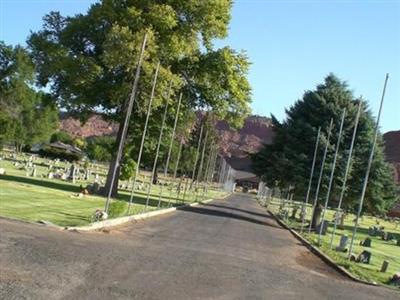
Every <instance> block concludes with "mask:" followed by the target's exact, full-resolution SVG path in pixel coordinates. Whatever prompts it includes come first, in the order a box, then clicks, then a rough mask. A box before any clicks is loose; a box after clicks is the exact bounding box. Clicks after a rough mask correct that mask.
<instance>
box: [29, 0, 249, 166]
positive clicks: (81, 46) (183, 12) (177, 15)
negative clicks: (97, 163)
mask: <svg viewBox="0 0 400 300" xmlns="http://www.w3.org/2000/svg"><path fill="white" fill-rule="evenodd" d="M231 6H232V1H230V0H221V1H197V0H187V1H181V0H172V1H170V0H169V1H166V0H163V1H157V2H156V3H155V2H154V1H148V0H137V1H111V0H103V1H100V2H99V3H96V4H94V5H92V6H91V8H90V9H89V11H88V13H87V14H85V15H77V16H75V17H70V18H64V17H62V16H61V15H60V14H59V13H57V12H52V13H50V14H49V15H46V16H45V17H44V24H43V28H42V30H40V31H38V32H35V33H33V34H32V35H31V36H30V38H29V41H28V44H29V46H30V49H31V50H32V55H33V57H34V60H35V62H36V64H37V69H38V72H39V76H38V83H39V84H40V85H41V86H46V85H48V84H49V85H50V88H51V92H52V95H53V98H54V99H55V100H56V101H57V103H58V104H60V105H61V106H62V107H64V108H66V109H68V110H69V111H72V112H78V113H79V115H80V116H81V117H82V118H85V117H87V116H88V115H90V113H92V112H93V111H95V110H98V109H99V108H100V109H102V110H103V111H104V112H106V113H108V117H109V118H111V119H113V120H115V121H117V122H119V123H121V122H122V120H123V116H124V111H125V109H126V105H125V104H126V100H127V99H128V96H129V93H130V91H131V86H132V81H133V78H134V73H135V68H136V63H137V61H138V55H139V51H140V46H141V42H142V39H143V36H144V33H145V32H147V33H148V41H147V46H146V54H145V58H144V62H143V66H142V73H141V78H140V84H139V90H138V94H137V102H136V105H135V106H134V111H133V115H132V118H131V120H132V121H131V124H130V128H129V131H128V134H129V136H128V140H129V139H137V138H140V136H141V133H139V134H138V132H141V130H142V127H141V126H140V125H141V124H143V122H142V121H143V119H144V115H145V110H146V108H147V101H148V99H149V94H150V90H151V82H152V76H153V72H154V69H155V65H156V64H157V63H158V62H159V61H161V62H162V66H161V69H160V75H159V78H158V81H157V86H156V91H155V99H154V102H153V112H152V117H151V118H150V124H149V135H148V136H150V137H152V138H151V139H149V140H147V139H146V143H147V144H146V145H145V151H144V160H143V161H144V162H146V164H148V162H150V161H151V160H152V159H148V157H149V156H152V157H154V150H153V149H154V148H155V147H154V145H155V144H156V143H155V142H154V141H155V138H154V137H156V136H158V134H156V135H154V132H156V133H158V132H159V129H160V123H161V122H160V120H161V114H162V111H163V110H162V107H163V105H164V104H165V101H166V100H165V98H166V97H165V93H166V90H167V87H168V86H169V83H170V82H171V83H172V92H171V98H170V100H169V101H170V103H169V104H170V110H169V117H168V120H167V126H166V130H171V127H172V124H173V120H174V117H173V116H174V111H175V109H176V104H177V99H178V94H179V93H180V92H182V93H183V103H182V107H181V114H180V115H181V116H185V115H186V114H188V113H190V112H193V111H194V110H197V109H199V108H206V109H212V110H213V111H214V113H215V114H216V115H217V116H218V117H219V118H223V119H226V120H228V121H230V122H231V125H236V126H239V125H240V124H241V122H242V121H243V119H244V118H245V117H246V115H247V114H248V112H249V102H250V86H249V83H248V81H247V78H246V75H247V72H248V69H249V62H248V58H247V56H246V55H245V54H244V53H239V52H236V51H234V50H232V49H230V48H229V47H224V48H221V49H216V50H215V49H213V45H212V40H214V39H216V38H224V37H226V35H227V32H228V23H229V20H230V11H231ZM160 108H161V109H160ZM165 136H166V137H167V135H165ZM119 140H120V135H119V136H118V138H117V142H119ZM127 144H132V145H134V146H133V147H131V148H130V149H127V150H126V152H127V153H131V154H130V155H131V158H132V159H134V160H136V159H137V154H138V144H137V143H127ZM139 145H140V143H139ZM167 145H168V143H167V144H165V143H164V141H163V151H165V149H166V148H167V147H168V146H167Z"/></svg>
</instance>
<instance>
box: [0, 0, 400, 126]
mask: <svg viewBox="0 0 400 300" xmlns="http://www.w3.org/2000/svg"><path fill="white" fill-rule="evenodd" d="M94 2H95V1H90V0H87V1H86V0H62V1H61V0H0V9H1V12H0V13H1V14H0V39H1V40H4V41H5V42H6V43H7V44H17V43H22V44H23V43H24V42H25V39H26V37H27V36H28V34H29V32H30V30H33V31H36V30H38V29H40V27H41V24H42V21H41V18H42V16H43V15H44V14H46V13H48V12H49V11H51V10H59V11H60V12H61V13H62V14H63V15H73V14H76V13H84V12H86V10H87V9H88V7H89V6H90V4H91V3H94ZM215 44H216V46H218V47H220V46H223V45H230V46H231V47H233V48H235V49H238V50H241V49H243V50H245V51H246V52H247V55H248V56H249V58H250V60H251V62H252V66H251V70H250V74H249V80H250V83H251V85H252V88H253V103H252V108H253V112H254V113H256V114H260V115H266V116H269V115H270V113H273V114H274V115H275V116H277V117H278V119H282V118H284V116H285V108H287V107H289V106H290V105H291V104H293V103H294V102H295V101H296V100H297V99H299V98H301V96H302V95H303V93H304V91H305V90H309V89H313V88H314V87H315V86H316V85H317V84H318V83H320V82H322V81H323V79H324V77H325V76H326V75H327V74H328V73H329V72H333V73H335V74H336V75H337V76H338V77H339V78H341V79H343V80H346V81H347V82H348V83H349V85H350V87H351V88H352V89H353V90H354V93H355V95H357V96H358V95H362V96H363V97H364V98H365V99H367V100H368V101H369V103H370V107H371V109H372V110H373V111H374V112H375V114H376V113H377V111H378V107H379V100H380V97H381V93H382V86H383V81H384V77H385V74H386V73H387V72H388V73H389V74H390V79H389V83H388V89H387V94H386V98H385V104H384V108H383V113H382V118H381V129H382V131H383V132H386V131H389V130H399V129H400V0H393V1H389V0H386V1H385V0H383V1H368V0H349V1H346V0H336V1H330V0H321V1H314V0H307V1H294V0H292V1H285V0H282V1H269V0H237V1H235V4H234V7H233V12H232V21H231V24H230V33H229V37H228V38H227V39H226V40H224V41H217V42H216V43H215Z"/></svg>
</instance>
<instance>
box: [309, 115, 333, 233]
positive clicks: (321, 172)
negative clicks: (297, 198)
mask: <svg viewBox="0 0 400 300" xmlns="http://www.w3.org/2000/svg"><path fill="white" fill-rule="evenodd" d="M332 126H333V119H331V123H330V124H329V130H328V138H327V140H326V145H325V150H324V156H323V157H322V163H321V170H320V171H319V177H318V184H317V190H316V191H315V197H314V204H313V207H312V215H311V220H310V226H309V227H308V233H310V232H311V226H312V219H313V216H314V214H315V209H316V207H317V202H318V196H319V189H320V187H321V181H322V175H323V174H324V166H325V160H326V154H327V153H328V147H329V140H330V138H331V132H332Z"/></svg>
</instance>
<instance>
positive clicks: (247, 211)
mask: <svg viewBox="0 0 400 300" xmlns="http://www.w3.org/2000/svg"><path fill="white" fill-rule="evenodd" d="M203 206H212V207H217V208H223V209H231V210H236V211H240V212H244V213H246V214H251V215H254V216H258V217H263V218H267V219H272V217H271V216H269V215H268V214H266V213H265V214H263V213H257V212H254V211H250V210H246V209H241V208H236V207H232V206H226V205H219V204H211V203H207V204H203Z"/></svg>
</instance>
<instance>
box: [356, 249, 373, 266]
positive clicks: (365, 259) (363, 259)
mask: <svg viewBox="0 0 400 300" xmlns="http://www.w3.org/2000/svg"><path fill="white" fill-rule="evenodd" d="M370 260H371V252H369V251H367V250H364V251H363V252H361V254H360V255H359V256H358V257H357V260H356V261H357V262H360V263H364V264H369V262H370Z"/></svg>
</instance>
